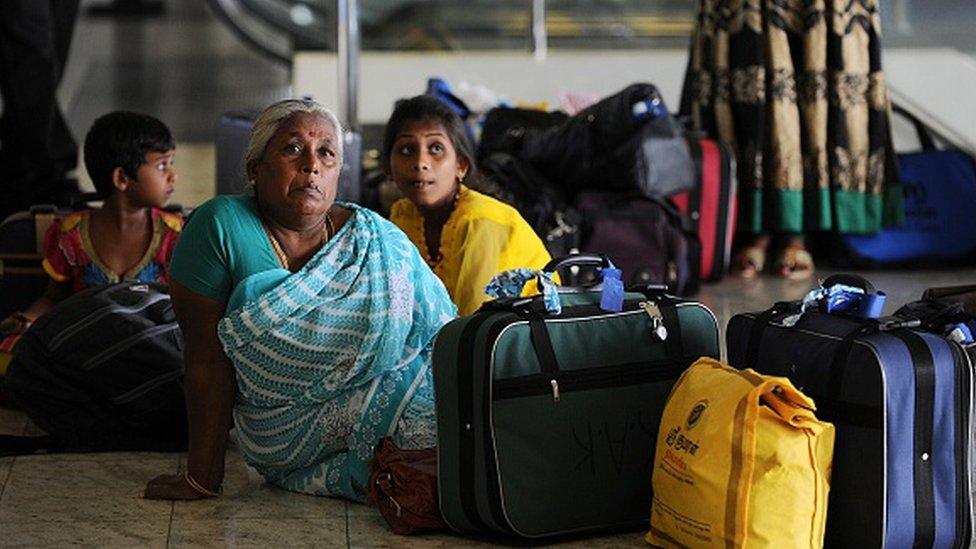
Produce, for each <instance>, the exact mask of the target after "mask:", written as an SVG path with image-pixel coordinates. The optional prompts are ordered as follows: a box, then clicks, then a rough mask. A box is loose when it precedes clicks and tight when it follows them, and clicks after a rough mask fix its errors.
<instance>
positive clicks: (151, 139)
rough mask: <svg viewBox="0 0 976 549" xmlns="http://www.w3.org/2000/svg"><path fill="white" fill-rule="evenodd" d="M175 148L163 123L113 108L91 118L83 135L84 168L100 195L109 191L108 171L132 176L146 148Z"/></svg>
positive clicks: (110, 179)
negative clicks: (94, 118) (95, 118)
mask: <svg viewBox="0 0 976 549" xmlns="http://www.w3.org/2000/svg"><path fill="white" fill-rule="evenodd" d="M174 148H176V144H175V143H174V142H173V135H172V134H171V133H170V131H169V128H167V127H166V124H163V123H162V122H160V121H159V120H158V119H156V118H153V117H152V116H149V115H147V114H140V113H136V112H128V111H115V112H110V113H108V114H105V115H102V116H100V117H98V119H97V120H95V123H94V124H92V127H91V129H90V130H88V135H86V136H85V168H86V169H87V170H88V175H89V176H91V179H92V183H93V184H94V185H95V190H96V191H97V192H98V194H99V195H100V196H101V197H102V198H107V197H108V196H109V195H110V194H112V190H113V189H114V186H113V185H112V172H113V171H115V168H122V171H123V172H124V173H125V175H127V176H129V177H131V178H132V179H135V178H136V174H137V172H138V170H139V165H140V164H142V163H143V162H145V161H146V153H148V152H167V151H171V150H173V149H174Z"/></svg>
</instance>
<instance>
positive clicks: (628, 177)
mask: <svg viewBox="0 0 976 549" xmlns="http://www.w3.org/2000/svg"><path fill="white" fill-rule="evenodd" d="M635 105H641V109H643V110H644V114H643V115H641V114H636V113H635V111H634V108H635ZM518 145H519V146H518V150H516V151H514V152H513V154H514V155H515V156H518V157H519V158H521V159H523V160H525V161H527V162H529V163H530V164H532V166H533V167H535V168H536V169H538V170H539V171H540V172H542V173H543V175H545V176H546V177H547V178H548V179H549V180H550V181H552V182H553V183H555V184H557V185H560V186H564V187H565V188H567V189H568V190H571V191H580V190H599V191H611V190H612V191H638V192H640V193H641V194H643V195H644V196H646V197H650V198H659V197H667V196H671V195H673V194H677V193H680V192H683V191H687V190H689V189H691V188H692V187H693V186H694V185H695V169H694V161H693V160H692V157H691V151H690V150H689V149H688V143H687V141H686V139H685V135H684V128H683V127H682V126H681V124H680V123H679V122H678V121H677V120H675V119H674V117H672V116H671V115H670V114H669V113H668V110H667V108H666V106H665V104H664V100H663V99H662V98H661V94H660V92H659V91H658V90H657V88H655V87H654V86H653V85H651V84H633V85H630V86H628V87H626V88H624V89H623V90H622V91H620V92H618V93H616V94H614V95H611V96H609V97H607V98H604V99H602V100H600V101H599V102H597V103H596V104H594V105H591V106H590V107H587V108H586V109H583V110H582V111H580V112H579V113H577V114H576V115H575V116H573V117H572V118H569V119H568V120H565V121H564V122H562V123H560V124H558V125H556V126H553V127H550V128H548V129H544V130H532V129H527V130H525V135H524V136H522V137H521V139H520V141H519V142H518Z"/></svg>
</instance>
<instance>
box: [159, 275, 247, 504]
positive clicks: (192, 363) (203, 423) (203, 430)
mask: <svg viewBox="0 0 976 549" xmlns="http://www.w3.org/2000/svg"><path fill="white" fill-rule="evenodd" d="M170 291H171V294H172V298H173V309H174V310H175V312H176V317H177V319H178V321H179V324H180V328H181V329H182V330H183V338H184V341H185V344H186V348H185V350H184V355H183V356H184V362H185V367H186V378H185V389H186V411H187V420H188V422H189V452H188V454H187V472H188V473H189V474H190V476H191V477H192V478H193V480H194V481H196V482H197V483H198V484H200V485H201V486H202V487H204V488H206V489H208V490H214V491H216V489H217V488H219V487H220V485H221V483H222V482H223V478H224V453H225V451H226V449H227V438H228V436H229V433H230V429H231V427H232V426H233V417H232V415H231V411H232V409H233V406H234V395H235V393H236V391H237V385H236V381H235V377H234V366H233V364H231V362H230V359H228V358H227V355H225V354H224V351H223V349H222V348H221V345H220V340H219V339H218V338H217V323H218V322H219V321H220V319H221V318H222V317H223V316H224V311H225V309H226V303H224V302H221V301H217V300H214V299H211V298H208V297H204V296H201V295H199V294H196V293H194V292H192V291H191V290H189V289H187V288H186V287H185V286H181V285H180V284H179V283H176V282H174V283H173V284H172V286H171V288H170ZM144 495H145V497H147V498H154V499H155V498H158V499H196V498H198V497H201V496H202V495H203V494H201V493H200V492H199V491H197V490H195V489H194V488H193V487H192V486H189V485H188V484H187V483H186V480H185V479H184V478H183V477H182V476H173V475H162V476H159V477H156V478H154V479H153V480H151V481H149V483H148V484H147V485H146V490H145V492H144Z"/></svg>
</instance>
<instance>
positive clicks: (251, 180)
mask: <svg viewBox="0 0 976 549" xmlns="http://www.w3.org/2000/svg"><path fill="white" fill-rule="evenodd" d="M247 184H248V185H250V186H252V187H253V186H254V178H253V177H252V178H251V179H248V180H247Z"/></svg>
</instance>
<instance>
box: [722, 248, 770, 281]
mask: <svg viewBox="0 0 976 549" xmlns="http://www.w3.org/2000/svg"><path fill="white" fill-rule="evenodd" d="M765 266H766V248H764V247H762V246H747V247H745V248H742V249H741V250H739V251H738V252H737V253H736V254H735V257H734V258H733V259H732V268H731V274H732V276H738V277H741V278H756V277H757V276H759V274H760V273H762V272H763V268H764V267H765Z"/></svg>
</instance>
